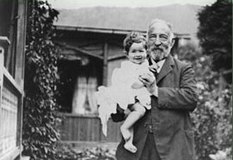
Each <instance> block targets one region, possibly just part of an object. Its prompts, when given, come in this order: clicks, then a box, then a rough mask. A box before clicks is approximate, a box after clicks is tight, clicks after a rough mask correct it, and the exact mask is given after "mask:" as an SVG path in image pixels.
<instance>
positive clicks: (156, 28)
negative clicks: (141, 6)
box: [149, 22, 171, 34]
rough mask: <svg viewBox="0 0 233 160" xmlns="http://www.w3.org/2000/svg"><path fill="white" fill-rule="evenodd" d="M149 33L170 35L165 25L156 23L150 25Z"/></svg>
mask: <svg viewBox="0 0 233 160" xmlns="http://www.w3.org/2000/svg"><path fill="white" fill-rule="evenodd" d="M151 32H156V33H157V32H158V33H171V29H170V28H169V26H168V25H167V24H166V23H163V22H156V23H153V24H151V25H150V27H149V34H150V33H151Z"/></svg>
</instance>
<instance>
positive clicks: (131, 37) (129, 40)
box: [123, 32, 147, 53]
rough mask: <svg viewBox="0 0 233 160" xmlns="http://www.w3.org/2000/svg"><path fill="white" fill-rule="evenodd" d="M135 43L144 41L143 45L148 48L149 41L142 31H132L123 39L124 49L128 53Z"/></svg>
mask: <svg viewBox="0 0 233 160" xmlns="http://www.w3.org/2000/svg"><path fill="white" fill-rule="evenodd" d="M133 43H143V47H145V49H147V41H146V38H145V37H144V35H143V34H142V33H139V32H131V33H129V34H128V35H127V36H126V38H125V39H124V41H123V47H124V50H125V51H126V52H127V53H128V52H129V49H130V47H131V46H132V44H133Z"/></svg>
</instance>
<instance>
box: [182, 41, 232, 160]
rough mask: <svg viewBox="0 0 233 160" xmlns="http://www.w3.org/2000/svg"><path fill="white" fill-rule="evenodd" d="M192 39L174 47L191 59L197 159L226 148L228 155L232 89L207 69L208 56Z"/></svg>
mask: <svg viewBox="0 0 233 160" xmlns="http://www.w3.org/2000/svg"><path fill="white" fill-rule="evenodd" d="M201 52H202V51H201V49H200V48H198V46H197V45H195V44H194V43H191V42H190V43H188V44H186V45H185V46H182V47H180V48H179V49H178V53H179V54H178V56H179V58H180V59H182V60H186V61H188V62H190V63H192V65H193V67H194V70H195V72H196V79H197V88H198V95H199V97H198V107H197V109H196V110H195V111H194V112H193V114H192V118H193V120H194V124H195V142H196V152H197V159H198V160H210V156H209V155H212V154H217V153H218V152H219V151H223V152H227V153H228V155H227V154H226V156H227V157H226V159H224V160H227V158H228V159H229V158H231V157H230V154H229V153H231V144H232V139H231V136H232V125H231V116H232V108H231V101H232V92H231V84H227V83H226V81H225V80H224V79H223V77H222V76H221V74H220V73H217V72H214V71H212V69H211V63H212V61H211V58H210V57H208V56H205V55H202V54H201Z"/></svg>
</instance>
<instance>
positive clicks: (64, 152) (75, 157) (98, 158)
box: [56, 145, 115, 160]
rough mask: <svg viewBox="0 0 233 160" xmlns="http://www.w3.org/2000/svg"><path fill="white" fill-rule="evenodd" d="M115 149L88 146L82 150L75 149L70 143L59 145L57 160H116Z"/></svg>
mask: <svg viewBox="0 0 233 160" xmlns="http://www.w3.org/2000/svg"><path fill="white" fill-rule="evenodd" d="M114 155H115V151H114V150H109V149H103V148H100V147H94V148H86V149H83V150H81V151H77V150H75V148H74V147H71V146H70V145H60V146H58V150H57V154H56V159H57V160H79V159H82V160H115V156H114Z"/></svg>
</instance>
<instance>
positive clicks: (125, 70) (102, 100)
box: [96, 61, 152, 135]
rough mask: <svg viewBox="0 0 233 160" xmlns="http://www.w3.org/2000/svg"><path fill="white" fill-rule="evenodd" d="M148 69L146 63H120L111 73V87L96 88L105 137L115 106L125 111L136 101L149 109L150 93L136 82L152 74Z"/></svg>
mask: <svg viewBox="0 0 233 160" xmlns="http://www.w3.org/2000/svg"><path fill="white" fill-rule="evenodd" d="M148 67H149V63H148V61H145V62H144V63H142V64H135V63H132V62H130V61H125V62H122V63H121V67H120V68H116V69H114V71H113V74H112V84H111V86H110V87H104V86H100V87H99V88H98V92H97V94H96V97H97V104H98V105H99V108H98V111H99V117H100V119H101V123H102V130H103V133H104V134H105V135H107V121H108V119H109V118H110V115H111V113H116V108H117V104H119V106H120V107H121V108H122V109H127V107H128V105H129V104H134V103H135V99H137V100H139V102H140V103H141V104H142V105H143V106H144V107H146V108H147V109H151V105H150V102H151V99H150V93H149V92H148V91H147V89H146V88H145V87H144V86H143V84H142V83H141V82H140V81H139V80H138V77H139V75H141V74H143V73H149V74H152V73H151V72H150V71H149V68H148Z"/></svg>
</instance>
